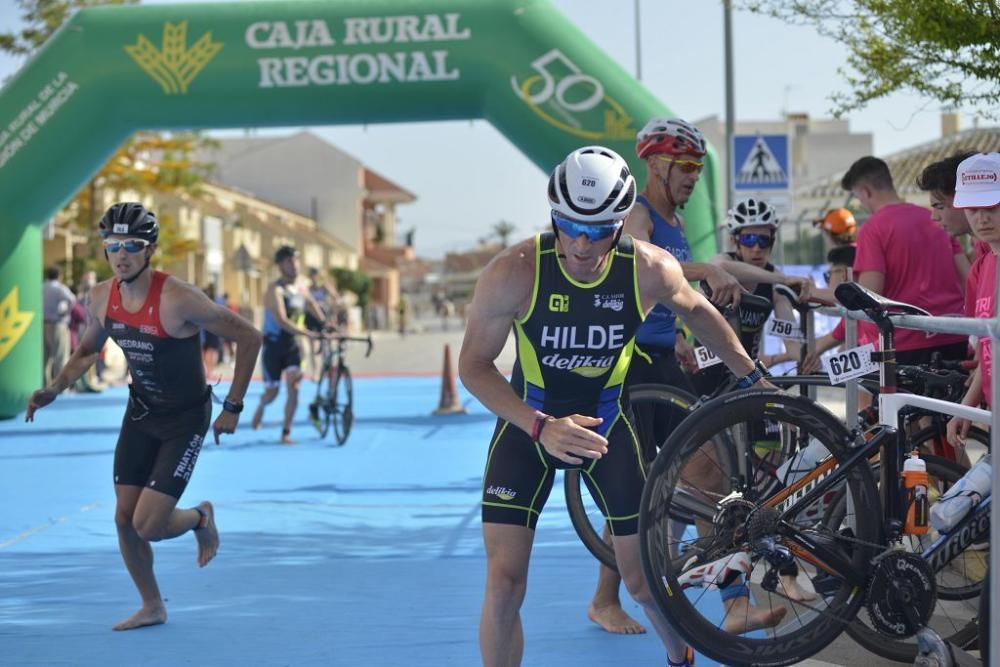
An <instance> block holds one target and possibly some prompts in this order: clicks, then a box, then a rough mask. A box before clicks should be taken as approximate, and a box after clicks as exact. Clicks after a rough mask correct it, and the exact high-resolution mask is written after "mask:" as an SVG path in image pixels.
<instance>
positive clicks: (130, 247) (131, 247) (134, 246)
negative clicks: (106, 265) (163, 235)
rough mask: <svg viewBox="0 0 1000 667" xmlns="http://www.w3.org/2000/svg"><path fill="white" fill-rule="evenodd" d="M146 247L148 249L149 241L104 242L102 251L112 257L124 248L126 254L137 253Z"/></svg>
mask: <svg viewBox="0 0 1000 667" xmlns="http://www.w3.org/2000/svg"><path fill="white" fill-rule="evenodd" d="M147 247H149V241H147V240H146V239H125V240H124V241H117V240H106V241H105V242H104V249H105V250H107V251H108V252H109V253H111V254H112V255H113V254H115V253H116V252H118V251H119V250H121V249H122V248H125V252H127V253H133V252H139V251H140V250H142V249H143V248H147Z"/></svg>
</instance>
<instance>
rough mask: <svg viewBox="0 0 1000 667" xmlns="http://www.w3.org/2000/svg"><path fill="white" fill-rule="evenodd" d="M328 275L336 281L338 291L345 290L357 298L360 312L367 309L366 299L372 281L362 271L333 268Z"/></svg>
mask: <svg viewBox="0 0 1000 667" xmlns="http://www.w3.org/2000/svg"><path fill="white" fill-rule="evenodd" d="M330 275H332V276H333V279H334V280H336V281H337V289H338V290H341V291H343V290H347V291H348V292H352V293H354V294H355V295H356V296H357V297H358V305H359V306H361V308H362V310H364V309H365V308H367V307H368V297H369V295H370V293H371V289H372V279H371V278H370V277H369V276H368V274H367V273H365V272H364V271H352V270H351V269H342V268H333V269H330Z"/></svg>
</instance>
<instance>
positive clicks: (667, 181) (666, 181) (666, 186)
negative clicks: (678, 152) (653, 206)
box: [660, 162, 681, 210]
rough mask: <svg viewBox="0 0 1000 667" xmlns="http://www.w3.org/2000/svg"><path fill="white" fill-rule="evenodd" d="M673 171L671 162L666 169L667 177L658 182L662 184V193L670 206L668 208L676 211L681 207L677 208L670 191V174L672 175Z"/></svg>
mask: <svg viewBox="0 0 1000 667" xmlns="http://www.w3.org/2000/svg"><path fill="white" fill-rule="evenodd" d="M673 171H674V163H673V162H671V163H670V166H669V167H667V175H666V176H664V177H663V178H662V179H660V180H661V182H662V183H663V193H664V194H665V195H666V198H667V203H668V204H670V206H671V207H672V208H674V209H675V210H676V209H678V208H681V207H679V206H677V201H676V200H675V199H674V194H673V193H672V192H671V191H670V174H672V173H673Z"/></svg>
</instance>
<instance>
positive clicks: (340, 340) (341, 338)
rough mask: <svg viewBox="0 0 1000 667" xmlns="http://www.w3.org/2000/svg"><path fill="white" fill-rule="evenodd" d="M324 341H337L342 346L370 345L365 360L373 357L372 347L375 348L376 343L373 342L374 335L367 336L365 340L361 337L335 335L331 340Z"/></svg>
mask: <svg viewBox="0 0 1000 667" xmlns="http://www.w3.org/2000/svg"><path fill="white" fill-rule="evenodd" d="M324 340H325V341H327V342H329V341H332V340H335V341H337V343H338V344H341V345H342V344H344V343H365V344H367V345H368V347H367V349H366V350H365V358H367V357H369V356H370V355H371V353H372V347H373V346H374V343H373V342H372V335H371V334H368V335H367V336H365V337H363V338H362V337H360V336H341V335H334V336H330V337H329V338H326V339H324Z"/></svg>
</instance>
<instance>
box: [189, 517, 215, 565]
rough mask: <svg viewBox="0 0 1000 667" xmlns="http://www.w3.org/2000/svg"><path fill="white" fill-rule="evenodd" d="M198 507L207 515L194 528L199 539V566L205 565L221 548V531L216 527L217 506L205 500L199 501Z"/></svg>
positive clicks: (195, 535) (196, 537)
mask: <svg viewBox="0 0 1000 667" xmlns="http://www.w3.org/2000/svg"><path fill="white" fill-rule="evenodd" d="M198 507H200V508H201V510H202V511H203V512H204V513H205V515H204V516H203V517H201V522H200V523H199V524H198V527H197V528H195V529H194V537H195V539H196V540H198V567H205V566H206V565H208V561H210V560H212V559H213V558H215V553H216V552H217V551H218V550H219V531H218V530H217V529H216V527H215V508H214V507H212V503H210V502H208V501H207V500H205V501H202V502H200V503H198Z"/></svg>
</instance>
